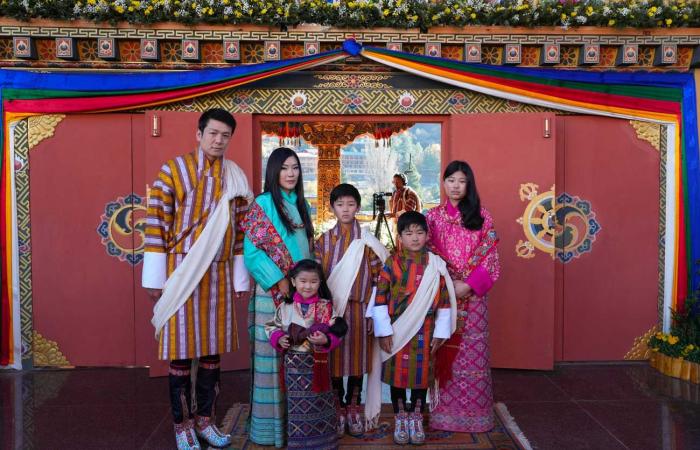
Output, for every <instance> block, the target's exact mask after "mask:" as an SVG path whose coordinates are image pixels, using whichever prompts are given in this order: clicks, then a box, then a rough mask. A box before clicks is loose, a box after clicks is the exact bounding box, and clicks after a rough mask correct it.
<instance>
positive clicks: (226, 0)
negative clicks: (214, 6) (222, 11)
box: [221, 0, 231, 5]
mask: <svg viewBox="0 0 700 450" xmlns="http://www.w3.org/2000/svg"><path fill="white" fill-rule="evenodd" d="M221 3H223V4H224V5H228V4H229V3H231V0H224V1H223V2H221Z"/></svg>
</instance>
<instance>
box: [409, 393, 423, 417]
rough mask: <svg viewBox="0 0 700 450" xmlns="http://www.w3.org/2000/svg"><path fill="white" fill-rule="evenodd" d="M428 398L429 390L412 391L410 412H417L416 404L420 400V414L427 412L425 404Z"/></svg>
mask: <svg viewBox="0 0 700 450" xmlns="http://www.w3.org/2000/svg"><path fill="white" fill-rule="evenodd" d="M427 398H428V390H427V389H411V406H409V409H408V412H413V411H415V410H416V404H417V403H418V400H420V412H421V413H424V412H425V402H426V399H427Z"/></svg>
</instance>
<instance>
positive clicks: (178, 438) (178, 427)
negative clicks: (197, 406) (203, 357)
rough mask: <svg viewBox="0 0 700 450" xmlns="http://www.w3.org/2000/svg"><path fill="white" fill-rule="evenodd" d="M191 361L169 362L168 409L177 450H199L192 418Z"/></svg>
mask: <svg viewBox="0 0 700 450" xmlns="http://www.w3.org/2000/svg"><path fill="white" fill-rule="evenodd" d="M191 367H192V360H190V359H178V360H174V361H171V362H170V369H169V370H168V385H169V390H170V407H171V410H172V413H173V422H175V442H176V443H177V448H178V450H199V448H200V447H199V442H198V441H197V437H196V436H195V432H194V420H193V416H192V378H191Z"/></svg>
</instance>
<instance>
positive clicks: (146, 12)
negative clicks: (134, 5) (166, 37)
mask: <svg viewBox="0 0 700 450" xmlns="http://www.w3.org/2000/svg"><path fill="white" fill-rule="evenodd" d="M143 13H144V14H145V15H149V14H151V10H150V9H147V10H145V11H144V12H143Z"/></svg>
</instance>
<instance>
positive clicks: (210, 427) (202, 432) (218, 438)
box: [195, 416, 231, 448]
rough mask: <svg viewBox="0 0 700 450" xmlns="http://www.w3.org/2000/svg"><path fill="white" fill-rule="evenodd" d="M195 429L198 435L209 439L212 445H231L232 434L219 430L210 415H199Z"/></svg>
mask: <svg viewBox="0 0 700 450" xmlns="http://www.w3.org/2000/svg"><path fill="white" fill-rule="evenodd" d="M195 431H196V432H197V436H199V437H200V438H202V439H204V440H205V441H207V443H208V444H209V446H210V447H218V448H222V447H228V446H229V445H231V435H230V434H224V433H222V432H221V431H219V429H218V428H216V425H214V424H213V423H212V421H211V418H210V417H202V416H197V426H196V427H195Z"/></svg>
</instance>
